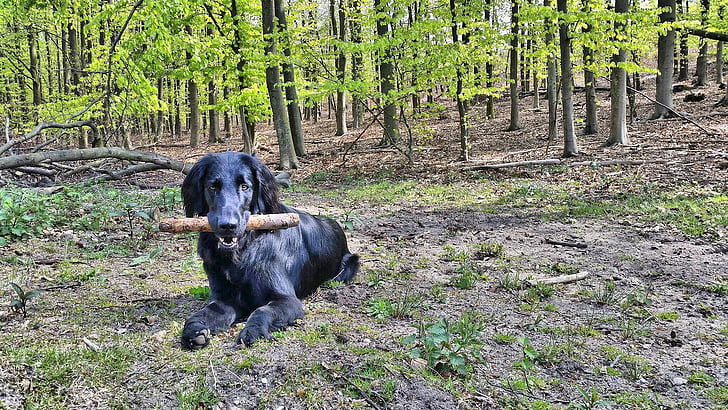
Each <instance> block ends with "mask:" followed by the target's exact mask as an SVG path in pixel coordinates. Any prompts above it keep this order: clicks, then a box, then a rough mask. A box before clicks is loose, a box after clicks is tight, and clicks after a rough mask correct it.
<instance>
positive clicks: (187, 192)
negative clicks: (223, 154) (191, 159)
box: [182, 158, 210, 218]
mask: <svg viewBox="0 0 728 410" xmlns="http://www.w3.org/2000/svg"><path fill="white" fill-rule="evenodd" d="M209 162H210V161H208V160H207V159H206V158H202V159H201V160H200V161H198V162H197V163H196V164H195V165H194V166H193V167H192V169H191V170H190V172H189V173H188V174H187V176H186V177H185V180H184V182H182V200H183V202H184V206H185V215H186V216H187V217H188V218H191V217H193V216H196V215H199V216H204V215H207V212H208V210H209V209H208V207H207V201H205V192H204V190H205V188H204V187H203V186H202V183H203V181H204V177H205V173H206V171H207V167H208V166H209Z"/></svg>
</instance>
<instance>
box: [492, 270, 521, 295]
mask: <svg viewBox="0 0 728 410" xmlns="http://www.w3.org/2000/svg"><path fill="white" fill-rule="evenodd" d="M525 283H526V281H525V280H523V279H521V278H520V277H519V276H518V274H515V273H514V274H510V273H506V274H505V275H504V276H503V277H502V278H501V279H500V280H498V287H499V288H501V289H505V290H511V291H513V290H519V289H522V288H523V286H524V285H525Z"/></svg>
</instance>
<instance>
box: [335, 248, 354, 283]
mask: <svg viewBox="0 0 728 410" xmlns="http://www.w3.org/2000/svg"><path fill="white" fill-rule="evenodd" d="M358 271H359V255H354V254H353V253H347V254H346V255H344V257H343V258H341V266H340V267H339V274H338V275H336V277H335V278H334V279H332V280H335V281H338V282H344V283H349V282H351V281H352V279H354V277H355V276H356V273H357V272H358Z"/></svg>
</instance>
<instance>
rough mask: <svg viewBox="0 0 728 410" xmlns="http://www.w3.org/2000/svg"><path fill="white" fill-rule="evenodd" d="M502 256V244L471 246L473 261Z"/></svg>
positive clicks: (485, 243)
mask: <svg viewBox="0 0 728 410" xmlns="http://www.w3.org/2000/svg"><path fill="white" fill-rule="evenodd" d="M502 255H503V244H502V243H497V242H484V243H480V244H477V245H474V246H473V258H474V259H486V258H497V257H500V256H502Z"/></svg>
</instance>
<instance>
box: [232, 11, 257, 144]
mask: <svg viewBox="0 0 728 410" xmlns="http://www.w3.org/2000/svg"><path fill="white" fill-rule="evenodd" d="M230 17H231V19H232V21H233V22H235V29H234V33H233V41H232V43H231V45H230V48H231V49H232V51H233V55H235V56H237V59H238V61H237V62H236V64H235V67H236V69H237V77H238V83H239V84H238V85H239V87H240V88H241V89H244V88H246V87H248V86H249V85H248V80H247V78H246V77H245V66H246V64H247V61H246V60H245V54H244V53H243V52H242V47H243V38H242V34H241V32H240V31H241V30H240V27H238V25H237V24H238V22H239V21H241V20H242V18H243V17H242V15H241V13H240V12H239V10H238V1H237V0H232V1H231V2H230ZM238 113H239V116H240V128H241V129H242V139H243V151H244V152H247V153H252V152H253V149H254V147H255V123H253V122H252V121H249V119H248V116H247V112H246V109H245V105H244V104H241V105H240V106H239V107H238Z"/></svg>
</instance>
